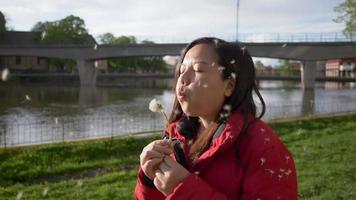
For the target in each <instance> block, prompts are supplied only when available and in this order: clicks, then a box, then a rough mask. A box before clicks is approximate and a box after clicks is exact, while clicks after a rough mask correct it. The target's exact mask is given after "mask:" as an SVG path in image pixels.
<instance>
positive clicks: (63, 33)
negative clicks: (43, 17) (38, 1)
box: [32, 15, 91, 71]
mask: <svg viewBox="0 0 356 200" xmlns="http://www.w3.org/2000/svg"><path fill="white" fill-rule="evenodd" d="M32 31H36V32H41V33H42V34H40V35H38V37H37V38H36V40H37V41H38V42H39V43H44V44H61V43H67V44H85V43H87V42H88V40H89V39H90V37H91V36H90V35H89V33H88V30H87V29H86V28H85V22H84V20H83V19H81V18H80V17H77V16H74V15H69V16H67V17H65V18H63V19H61V20H58V21H53V22H48V21H45V22H37V23H36V24H35V25H34V26H33V28H32ZM49 64H50V65H54V66H57V69H58V70H61V71H62V70H64V66H68V67H70V68H73V67H74V66H75V61H74V60H72V59H58V58H51V59H49Z"/></svg>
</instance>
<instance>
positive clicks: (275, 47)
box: [0, 41, 356, 89]
mask: <svg viewBox="0 0 356 200" xmlns="http://www.w3.org/2000/svg"><path fill="white" fill-rule="evenodd" d="M242 45H243V46H245V47H246V48H247V50H248V51H249V52H250V54H251V55H252V56H253V57H264V58H279V59H292V60H299V61H301V62H302V63H303V65H302V70H301V81H302V85H303V88H305V89H309V88H314V82H315V78H316V77H315V74H316V61H318V60H327V59H336V58H351V57H356V42H354V41H349V42H268V43H242ZM185 46H186V44H185V43H166V44H129V45H98V46H95V47H94V46H88V45H32V46H31V45H26V46H8V45H0V56H14V55H16V56H41V57H53V58H70V59H74V60H76V61H77V67H78V71H79V77H80V82H81V85H95V84H96V77H97V73H96V69H95V66H94V61H95V60H102V59H108V58H115V57H128V56H166V55H173V56H174V55H179V54H180V53H181V51H182V49H183V48H184V47H185Z"/></svg>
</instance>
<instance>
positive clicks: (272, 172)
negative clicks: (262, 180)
mask: <svg viewBox="0 0 356 200" xmlns="http://www.w3.org/2000/svg"><path fill="white" fill-rule="evenodd" d="M266 171H267V172H268V173H270V174H271V176H273V174H274V171H273V170H272V169H266Z"/></svg>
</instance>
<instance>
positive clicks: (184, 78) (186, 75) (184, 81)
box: [179, 71, 190, 86]
mask: <svg viewBox="0 0 356 200" xmlns="http://www.w3.org/2000/svg"><path fill="white" fill-rule="evenodd" d="M179 79H180V83H181V84H182V85H184V86H187V85H189V83H190V77H189V72H187V71H185V72H183V73H182V74H181V75H180V77H179Z"/></svg>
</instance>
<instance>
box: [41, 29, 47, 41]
mask: <svg viewBox="0 0 356 200" xmlns="http://www.w3.org/2000/svg"><path fill="white" fill-rule="evenodd" d="M46 36H47V32H46V31H43V32H42V33H41V40H44V39H45V37H46Z"/></svg>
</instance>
